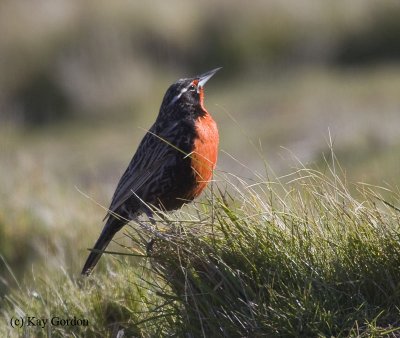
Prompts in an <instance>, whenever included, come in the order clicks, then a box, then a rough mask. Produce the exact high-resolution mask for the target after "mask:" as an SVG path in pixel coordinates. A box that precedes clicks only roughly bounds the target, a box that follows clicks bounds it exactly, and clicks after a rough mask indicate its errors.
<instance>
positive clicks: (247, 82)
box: [0, 0, 400, 290]
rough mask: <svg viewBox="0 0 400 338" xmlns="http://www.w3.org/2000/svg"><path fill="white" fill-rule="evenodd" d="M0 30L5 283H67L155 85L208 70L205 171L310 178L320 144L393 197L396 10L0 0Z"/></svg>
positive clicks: (306, 3)
mask: <svg viewBox="0 0 400 338" xmlns="http://www.w3.org/2000/svg"><path fill="white" fill-rule="evenodd" d="M0 32H1V34H0V74H1V75H0V254H1V255H2V256H3V258H4V260H5V261H6V262H7V264H8V265H9V267H11V269H12V270H13V271H14V273H15V274H16V276H17V277H18V278H22V277H23V276H24V275H26V274H29V273H30V271H31V270H32V269H33V267H34V266H36V265H38V266H40V267H48V266H50V265H52V264H56V265H60V264H61V265H62V266H64V267H66V269H67V270H68V271H70V272H71V273H72V274H77V273H79V271H80V268H81V265H82V263H83V260H84V259H85V257H86V254H87V251H86V248H87V247H89V246H91V245H92V244H93V243H94V240H95V239H96V238H97V235H98V233H99V232H100V228H101V227H102V224H101V219H102V217H103V216H104V210H102V209H101V208H99V207H98V206H97V205H96V203H95V202H94V201H96V202H98V203H100V204H103V205H106V206H107V205H108V203H109V201H110V198H111V195H112V193H113V190H114V188H115V185H116V183H117V182H118V179H119V177H120V175H121V174H122V172H123V170H124V169H125V168H126V166H127V164H128V163H129V161H130V159H131V156H132V155H133V153H134V151H135V150H136V147H137V144H138V142H139V141H140V139H141V138H142V137H143V135H144V133H145V130H146V129H147V128H149V127H150V125H151V124H152V122H153V121H154V120H155V118H156V115H157V113H158V109H159V105H160V103H161V100H162V97H163V95H164V93H165V90H166V89H167V87H168V86H169V85H170V84H171V83H173V82H174V81H176V80H177V79H178V78H181V77H188V76H193V75H195V74H199V73H202V72H205V71H207V70H209V69H212V68H215V67H219V66H222V67H223V69H222V70H221V71H220V72H219V73H218V74H217V75H216V76H215V77H214V78H213V79H212V80H211V81H210V82H209V83H208V84H207V87H206V99H205V100H206V102H205V104H206V107H207V109H208V110H209V111H210V112H211V113H212V114H213V116H214V118H215V120H216V121H217V122H218V124H219V129H220V136H221V152H220V159H219V165H218V169H219V170H227V171H230V172H232V173H234V174H237V175H241V176H245V177H247V176H251V175H252V174H251V171H254V170H256V171H258V172H260V173H265V171H264V170H265V169H264V161H266V163H267V165H268V166H269V167H270V168H271V169H272V170H273V171H274V172H275V173H276V174H277V175H278V176H279V175H285V174H287V173H290V172H292V171H293V166H295V165H298V164H296V160H295V159H296V158H297V159H299V160H300V161H301V162H303V163H304V164H306V165H315V166H317V167H320V168H324V165H325V164H324V160H323V159H324V157H328V158H329V147H330V144H333V148H334V150H335V153H336V155H337V157H338V160H339V162H340V164H341V166H342V168H343V171H344V173H345V175H346V178H347V179H348V180H349V182H358V181H363V182H367V183H370V184H376V185H381V186H386V187H391V188H392V189H394V190H396V189H397V186H398V177H399V176H400V155H399V152H400V132H399V128H400V3H399V2H398V1H395V0H393V1H379V2H378V1H375V0H353V1H345V0H336V1H312V0H301V1H300V0H298V1H289V0H270V1H256V0H255V1H252V2H251V3H249V2H246V3H244V2H243V1H239V0H234V1H233V0H229V1H228V0H227V1H211V0H205V1H197V2H189V1H186V2H183V1H178V0H176V1H168V2H167V1H147V2H143V1H81V0H54V1H45V0H36V1H1V2H0ZM240 163H245V164H246V166H247V167H248V168H245V167H244V166H242V165H241V164H240ZM80 191H82V192H84V193H85V194H87V195H88V196H90V197H91V198H92V199H93V200H94V201H92V200H90V199H88V198H86V197H85V196H84V195H83V194H82V193H81V192H80ZM3 263H4V262H3ZM3 263H2V262H0V276H1V277H2V278H1V280H0V281H2V285H3V288H1V287H0V290H5V289H6V288H7V287H10V283H11V282H10V278H9V273H8V272H7V271H8V270H7V269H6V268H5V264H3ZM7 276H8V277H7Z"/></svg>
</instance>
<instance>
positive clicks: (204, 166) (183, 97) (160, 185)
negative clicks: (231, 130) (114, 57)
mask: <svg viewBox="0 0 400 338" xmlns="http://www.w3.org/2000/svg"><path fill="white" fill-rule="evenodd" d="M220 69H221V67H220V68H215V69H212V70H210V71H208V72H206V73H203V74H201V75H197V76H194V77H190V78H182V79H179V80H178V81H176V82H175V83H173V84H172V85H171V86H170V87H169V88H168V89H167V91H166V93H165V95H164V98H163V100H162V103H161V106H160V110H159V113H158V116H157V118H156V121H155V122H154V124H153V125H152V126H151V128H150V129H149V130H148V131H147V132H146V134H145V136H144V137H143V139H142V141H141V142H140V143H139V146H138V148H137V150H136V153H135V154H134V156H133V158H132V160H131V161H130V163H129V165H128V167H127V169H126V170H125V172H124V174H123V175H122V177H121V178H120V180H119V183H118V185H117V188H116V189H115V192H114V195H113V197H112V200H111V204H110V207H109V209H108V212H107V215H106V217H105V219H104V220H105V221H106V223H105V225H104V228H103V230H102V232H101V234H100V236H99V238H98V240H97V241H96V243H95V245H94V247H93V249H92V250H91V252H90V254H89V256H88V258H87V260H86V263H85V264H84V266H83V269H82V272H81V274H82V275H86V276H89V275H90V274H91V272H92V271H93V269H94V267H95V266H96V264H97V263H98V261H99V259H100V257H101V255H102V254H103V252H104V250H105V249H106V247H107V246H108V244H109V243H110V242H111V240H112V238H113V237H114V235H115V234H116V233H117V232H118V231H119V230H121V228H122V227H123V226H124V225H126V224H127V223H128V222H130V221H131V220H137V219H138V217H139V216H140V215H142V214H146V215H147V216H148V217H149V218H150V220H152V219H153V218H152V217H153V212H154V210H163V211H172V210H176V209H179V208H180V207H182V205H183V204H185V203H188V202H190V201H192V200H193V199H195V198H196V197H198V196H199V195H200V194H201V192H202V191H203V190H204V189H205V187H206V186H207V184H208V183H209V182H210V181H211V180H212V176H213V171H214V169H215V167H216V163H217V157H218V144H219V132H218V128H217V124H216V122H215V121H214V119H213V118H212V116H211V114H210V113H209V112H208V111H207V110H206V108H205V107H204V85H205V84H206V82H207V81H208V80H209V79H210V78H211V77H212V76H213V75H214V74H215V73H216V72H217V71H218V70H220ZM153 220H154V219H153Z"/></svg>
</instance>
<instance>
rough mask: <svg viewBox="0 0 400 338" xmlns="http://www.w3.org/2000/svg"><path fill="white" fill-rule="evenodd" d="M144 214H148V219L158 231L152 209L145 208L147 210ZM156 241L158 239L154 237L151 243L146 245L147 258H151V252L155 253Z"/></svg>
mask: <svg viewBox="0 0 400 338" xmlns="http://www.w3.org/2000/svg"><path fill="white" fill-rule="evenodd" d="M144 213H145V214H146V216H147V218H148V219H149V221H150V223H151V224H152V225H153V226H154V228H155V229H156V231H157V226H156V220H155V219H154V215H153V212H152V211H151V210H150V208H148V207H145V208H144ZM155 241H156V238H155V237H152V238H151V239H150V241H148V242H147V244H146V253H147V256H150V255H151V252H152V251H153V245H154V243H155Z"/></svg>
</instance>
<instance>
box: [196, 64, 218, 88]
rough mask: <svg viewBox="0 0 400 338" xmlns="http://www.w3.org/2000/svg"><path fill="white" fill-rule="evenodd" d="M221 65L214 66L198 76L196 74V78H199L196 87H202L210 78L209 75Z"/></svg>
mask: <svg viewBox="0 0 400 338" xmlns="http://www.w3.org/2000/svg"><path fill="white" fill-rule="evenodd" d="M221 68H222V67H219V68H215V69H213V70H210V71H208V72H207V73H204V74H201V75H199V76H197V78H198V79H199V83H198V87H199V88H202V87H204V85H205V84H206V82H207V81H208V80H209V79H211V77H212V76H213V75H214V74H215V73H216V72H218V71H219V70H220V69H221Z"/></svg>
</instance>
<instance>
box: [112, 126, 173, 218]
mask: <svg viewBox="0 0 400 338" xmlns="http://www.w3.org/2000/svg"><path fill="white" fill-rule="evenodd" d="M145 137H146V138H147V137H149V138H150V137H153V138H154V139H153V140H151V141H152V142H146V141H147V140H145V139H144V140H143V142H142V143H141V145H140V146H139V148H140V147H143V146H144V147H145V149H138V152H139V151H141V152H140V156H136V155H135V156H134V158H133V159H132V161H131V163H130V164H129V166H128V168H127V170H126V171H125V173H124V175H123V176H122V177H121V180H120V182H119V183H118V186H117V189H116V190H115V193H114V196H113V198H112V202H111V205H110V208H109V210H110V212H116V210H117V209H118V208H119V207H120V206H121V205H122V204H124V203H125V202H126V200H127V199H129V198H130V197H131V196H132V195H134V193H137V192H138V191H139V190H140V189H141V188H142V187H143V185H145V184H146V183H147V182H149V181H151V180H152V179H153V178H154V177H156V176H157V175H159V174H160V170H162V169H161V167H162V165H163V164H164V163H166V162H167V160H168V159H169V158H171V157H173V156H176V152H175V151H174V148H173V147H171V146H170V145H168V144H167V143H166V142H163V141H162V140H159V139H157V138H156V137H155V136H153V135H151V134H146V136H145ZM146 143H147V144H146ZM140 197H142V198H144V197H143V196H140ZM107 217H108V215H106V218H107Z"/></svg>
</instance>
